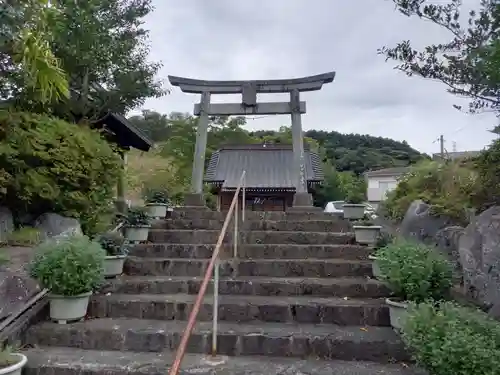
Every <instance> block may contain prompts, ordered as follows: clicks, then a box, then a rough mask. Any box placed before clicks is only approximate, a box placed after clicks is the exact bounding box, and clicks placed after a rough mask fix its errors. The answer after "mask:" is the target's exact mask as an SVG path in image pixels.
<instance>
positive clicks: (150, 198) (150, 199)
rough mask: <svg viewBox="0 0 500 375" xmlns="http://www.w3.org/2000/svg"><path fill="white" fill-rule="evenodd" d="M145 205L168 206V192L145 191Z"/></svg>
mask: <svg viewBox="0 0 500 375" xmlns="http://www.w3.org/2000/svg"><path fill="white" fill-rule="evenodd" d="M143 196H144V201H145V202H146V203H157V204H169V203H170V200H169V198H168V192H167V191H166V190H164V189H145V191H144V192H143Z"/></svg>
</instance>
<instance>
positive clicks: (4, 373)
mask: <svg viewBox="0 0 500 375" xmlns="http://www.w3.org/2000/svg"><path fill="white" fill-rule="evenodd" d="M12 358H13V360H16V361H17V363H16V364H13V365H10V366H7V367H4V368H0V375H21V372H22V370H23V367H24V366H25V365H26V362H27V361H28V359H27V358H26V356H25V355H24V354H21V353H12Z"/></svg>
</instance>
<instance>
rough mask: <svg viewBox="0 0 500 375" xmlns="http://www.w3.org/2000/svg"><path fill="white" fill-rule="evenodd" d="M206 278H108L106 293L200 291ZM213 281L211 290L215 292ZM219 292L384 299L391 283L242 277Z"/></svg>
mask: <svg viewBox="0 0 500 375" xmlns="http://www.w3.org/2000/svg"><path fill="white" fill-rule="evenodd" d="M201 282H202V277H192V276H121V277H119V278H117V279H115V280H108V281H107V284H106V285H104V286H103V288H102V289H101V290H102V291H103V292H104V293H120V294H143V293H144V294H175V293H187V294H197V293H198V292H199V291H200V285H201ZM212 291H213V283H212V281H211V282H210V284H209V285H208V289H207V293H208V294H212ZM219 294H222V295H226V294H235V295H245V296H248V295H251V296H315V297H349V298H382V297H386V296H389V289H388V288H387V286H386V285H385V284H384V283H382V282H380V281H377V280H373V279H369V278H362V277H360V278H355V277H352V278H351V277H346V278H303V277H296V278H282V277H276V278H273V277H259V276H239V277H237V278H221V279H219Z"/></svg>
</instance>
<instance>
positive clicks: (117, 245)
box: [97, 232, 128, 256]
mask: <svg viewBox="0 0 500 375" xmlns="http://www.w3.org/2000/svg"><path fill="white" fill-rule="evenodd" d="M97 241H98V242H99V244H100V245H101V247H102V248H103V249H104V251H106V255H110V256H115V255H127V253H128V252H127V249H126V247H125V238H124V237H123V236H122V235H121V234H120V233H118V232H107V233H104V234H102V235H101V236H99V237H98V239H97Z"/></svg>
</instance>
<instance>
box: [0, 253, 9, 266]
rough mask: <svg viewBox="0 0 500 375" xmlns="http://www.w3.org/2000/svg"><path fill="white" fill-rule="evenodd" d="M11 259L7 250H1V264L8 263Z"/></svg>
mask: <svg viewBox="0 0 500 375" xmlns="http://www.w3.org/2000/svg"><path fill="white" fill-rule="evenodd" d="M9 260H10V258H9V256H8V255H7V254H6V253H5V252H3V251H0V266H2V265H4V264H7V263H8V262H9Z"/></svg>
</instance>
